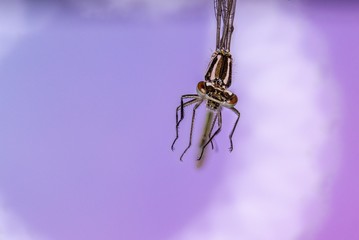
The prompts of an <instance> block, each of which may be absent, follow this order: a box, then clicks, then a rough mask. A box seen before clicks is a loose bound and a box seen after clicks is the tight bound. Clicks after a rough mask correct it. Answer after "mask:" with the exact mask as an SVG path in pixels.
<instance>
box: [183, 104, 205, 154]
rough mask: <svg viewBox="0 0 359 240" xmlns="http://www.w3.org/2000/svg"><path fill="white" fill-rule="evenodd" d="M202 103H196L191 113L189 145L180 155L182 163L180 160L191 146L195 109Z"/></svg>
mask: <svg viewBox="0 0 359 240" xmlns="http://www.w3.org/2000/svg"><path fill="white" fill-rule="evenodd" d="M202 102H203V100H201V101H200V102H198V103H196V105H195V106H194V107H193V113H192V123H191V131H190V134H189V143H188V146H187V148H186V149H185V150H184V152H183V153H182V155H181V157H180V160H181V161H182V158H183V156H184V154H185V153H186V152H187V150H188V149H189V148H190V147H191V144H192V134H193V124H194V119H195V116H196V109H197V108H198V107H199V105H201V103H202Z"/></svg>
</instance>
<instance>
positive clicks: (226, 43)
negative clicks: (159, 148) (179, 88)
mask: <svg viewBox="0 0 359 240" xmlns="http://www.w3.org/2000/svg"><path fill="white" fill-rule="evenodd" d="M214 9H215V16H216V23H217V31H216V50H215V51H214V53H213V54H212V57H211V59H210V61H209V64H208V68H207V71H206V73H205V76H204V81H200V82H199V83H198V84H197V89H196V90H197V94H185V95H182V96H181V104H180V105H179V106H178V107H177V108H176V138H175V139H174V141H173V143H172V146H171V149H172V151H174V146H175V143H176V141H177V140H178V138H179V136H178V129H179V126H180V123H181V122H182V120H183V119H184V113H185V111H184V109H185V108H186V107H188V106H191V105H194V107H193V110H192V122H191V130H190V138H189V143H188V146H187V148H186V149H185V150H184V152H183V153H182V155H181V157H180V160H181V161H182V158H183V156H184V155H185V153H186V152H187V150H188V149H189V148H190V147H191V145H192V135H193V126H194V120H195V115H196V110H197V109H198V107H199V106H200V105H201V104H202V103H206V108H207V117H206V123H205V127H204V131H203V135H202V139H201V143H200V147H201V152H200V154H199V157H198V159H197V160H201V158H202V157H203V155H204V151H205V148H206V147H207V146H208V145H209V144H211V146H212V149H213V140H214V138H215V137H216V136H217V135H218V134H219V133H220V131H221V129H222V109H223V108H226V109H229V110H231V111H232V112H233V113H234V114H235V115H236V116H237V119H236V121H235V123H234V126H233V129H232V131H231V133H230V135H229V140H230V148H229V151H230V152H231V151H232V150H233V141H232V137H233V134H234V132H235V130H236V127H237V124H238V121H239V118H240V112H239V111H238V110H237V109H236V108H235V105H236V104H237V102H238V97H237V95H236V94H234V93H233V92H231V91H230V90H228V88H229V87H230V86H231V84H232V62H233V59H232V54H231V52H230V47H231V38H232V34H233V31H234V26H233V22H234V16H235V10H236V0H215V1H214ZM215 126H217V127H216V130H214V128H215ZM213 131H214V133H213ZM212 133H213V134H212Z"/></svg>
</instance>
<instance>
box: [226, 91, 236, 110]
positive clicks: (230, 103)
mask: <svg viewBox="0 0 359 240" xmlns="http://www.w3.org/2000/svg"><path fill="white" fill-rule="evenodd" d="M237 102H238V97H237V95H236V94H234V93H233V94H232V96H231V97H230V98H228V99H227V101H226V104H228V106H230V107H234V105H236V104H237Z"/></svg>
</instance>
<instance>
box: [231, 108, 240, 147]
mask: <svg viewBox="0 0 359 240" xmlns="http://www.w3.org/2000/svg"><path fill="white" fill-rule="evenodd" d="M230 110H232V111H233V112H234V113H235V114H236V115H237V120H236V122H235V123H234V126H233V129H232V132H231V134H230V135H229V141H230V142H231V146H230V148H229V151H230V152H232V150H233V142H232V137H233V134H234V131H235V130H236V127H237V123H238V121H239V118H240V117H241V113H240V112H239V111H238V110H237V109H235V108H230Z"/></svg>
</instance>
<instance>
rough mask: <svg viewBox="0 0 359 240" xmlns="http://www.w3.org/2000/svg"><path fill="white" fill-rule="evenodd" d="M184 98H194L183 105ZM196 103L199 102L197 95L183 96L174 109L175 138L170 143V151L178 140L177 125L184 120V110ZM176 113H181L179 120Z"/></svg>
mask: <svg viewBox="0 0 359 240" xmlns="http://www.w3.org/2000/svg"><path fill="white" fill-rule="evenodd" d="M185 98H194V99H192V100H190V101H188V102H186V103H184V102H183V99H185ZM197 101H200V99H199V97H198V95H194V94H188V95H183V96H182V97H181V104H180V105H179V106H178V107H177V109H176V138H175V140H173V143H172V146H171V149H172V151H173V150H174V145H175V143H176V141H177V139H178V127H179V124H180V123H181V121H182V120H183V118H184V108H185V107H187V106H190V105H191V104H193V103H195V102H197ZM178 111H181V118H180V120H178Z"/></svg>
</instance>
